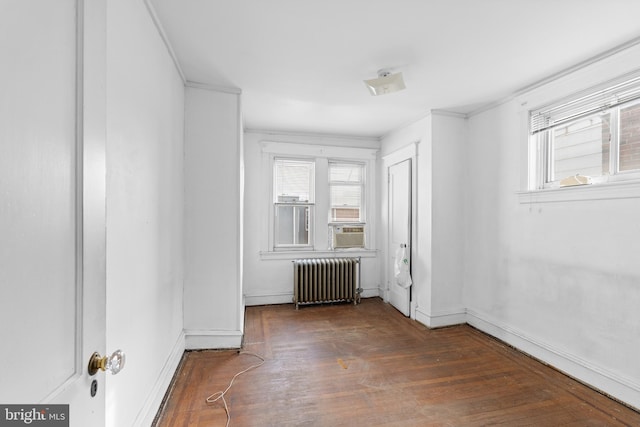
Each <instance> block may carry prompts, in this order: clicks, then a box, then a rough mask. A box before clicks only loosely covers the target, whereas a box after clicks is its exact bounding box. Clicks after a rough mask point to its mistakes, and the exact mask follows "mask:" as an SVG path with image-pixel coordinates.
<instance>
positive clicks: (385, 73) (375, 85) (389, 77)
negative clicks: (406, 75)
mask: <svg viewBox="0 0 640 427" xmlns="http://www.w3.org/2000/svg"><path fill="white" fill-rule="evenodd" d="M364 84H365V85H366V86H367V89H369V92H371V95H373V96H378V95H384V94H387V93H392V92H397V91H399V90H402V89H404V88H405V87H406V86H405V85H404V80H403V79H402V73H395V74H392V73H391V71H389V70H380V71H378V78H377V79H371V80H365V81H364Z"/></svg>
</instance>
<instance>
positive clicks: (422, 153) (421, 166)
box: [379, 116, 432, 317]
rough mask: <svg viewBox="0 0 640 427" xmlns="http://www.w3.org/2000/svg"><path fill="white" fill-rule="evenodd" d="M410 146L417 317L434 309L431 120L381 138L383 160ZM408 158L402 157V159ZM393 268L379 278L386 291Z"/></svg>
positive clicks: (383, 266)
mask: <svg viewBox="0 0 640 427" xmlns="http://www.w3.org/2000/svg"><path fill="white" fill-rule="evenodd" d="M410 144H417V146H416V151H417V155H416V158H415V164H414V165H413V171H412V173H413V174H414V175H415V188H413V193H414V200H413V202H414V203H413V204H414V206H413V218H412V234H413V236H412V237H413V242H412V248H411V278H412V280H413V285H412V290H411V292H412V301H413V305H414V307H413V308H412V311H413V313H412V316H413V317H415V315H416V313H415V311H416V310H420V308H421V307H425V309H424V310H426V309H427V307H430V306H431V269H432V263H431V194H432V188H431V186H432V184H431V182H432V180H431V169H432V167H431V117H430V116H427V117H425V118H423V119H421V120H418V121H417V122H415V123H412V124H411V125H408V126H405V127H403V128H400V129H396V130H394V131H393V132H391V133H389V134H387V135H385V136H384V137H383V138H382V147H381V151H382V152H381V157H382V158H383V159H385V158H389V157H390V156H393V157H394V161H396V160H399V159H396V158H395V156H396V154H397V153H400V152H402V151H403V150H404V149H405V148H406V147H408V146H409V145H410ZM405 156H406V155H400V158H401V159H403V158H404V157H405ZM385 163H387V162H384V161H383V162H380V172H379V173H380V176H381V177H382V178H381V181H382V182H383V185H382V187H383V188H382V190H381V204H380V218H381V221H380V229H379V235H380V236H381V241H382V242H383V243H382V245H381V247H382V251H383V252H382V254H381V259H389V257H390V256H391V255H390V254H388V253H387V247H388V243H387V237H388V236H387V231H388V227H389V218H388V210H389V206H388V194H387V191H388V190H387V186H386V182H385V180H386V177H387V170H386V166H385ZM392 268H393V266H391V265H389V263H386V262H385V263H380V266H379V269H380V272H379V274H380V277H383V278H384V287H385V288H386V287H387V281H388V280H389V277H390V275H391V274H392V271H393V270H392Z"/></svg>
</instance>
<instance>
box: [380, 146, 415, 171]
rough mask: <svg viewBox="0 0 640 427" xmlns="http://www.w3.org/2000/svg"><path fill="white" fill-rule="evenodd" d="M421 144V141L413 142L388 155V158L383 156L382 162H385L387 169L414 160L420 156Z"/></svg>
mask: <svg viewBox="0 0 640 427" xmlns="http://www.w3.org/2000/svg"><path fill="white" fill-rule="evenodd" d="M419 143H420V141H416V142H412V143H410V144H407V145H405V146H404V147H402V148H399V149H397V150H396V151H393V152H392V153H389V154H387V155H386V156H383V157H382V161H383V162H384V166H385V169H386V168H388V167H389V166H393V165H395V164H396V163H400V162H403V161H405V160H409V159H414V158H415V157H416V156H417V154H418V144H419Z"/></svg>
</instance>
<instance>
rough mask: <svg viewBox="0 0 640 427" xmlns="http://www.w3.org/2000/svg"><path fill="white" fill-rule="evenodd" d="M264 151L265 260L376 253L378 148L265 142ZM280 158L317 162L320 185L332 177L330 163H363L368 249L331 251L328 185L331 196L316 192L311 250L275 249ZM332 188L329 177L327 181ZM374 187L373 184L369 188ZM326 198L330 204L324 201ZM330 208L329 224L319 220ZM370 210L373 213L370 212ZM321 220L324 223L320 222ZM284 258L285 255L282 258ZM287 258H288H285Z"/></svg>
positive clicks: (262, 236)
mask: <svg viewBox="0 0 640 427" xmlns="http://www.w3.org/2000/svg"><path fill="white" fill-rule="evenodd" d="M260 145H261V148H262V171H263V177H264V179H263V189H264V191H263V203H262V206H263V208H262V209H265V208H267V209H266V211H263V212H264V213H265V215H263V218H264V219H263V226H264V228H265V229H267V230H268V231H267V232H266V233H261V238H260V239H261V240H260V241H261V243H260V246H261V250H260V257H261V259H265V260H266V259H293V258H296V257H300V256H320V255H322V254H326V253H331V254H337V253H340V252H347V251H348V252H349V253H350V254H352V253H354V254H355V253H356V252H357V253H358V254H359V255H361V254H366V253H376V252H377V251H376V249H375V248H374V244H375V241H376V236H375V234H376V230H375V228H376V227H375V224H376V217H375V210H374V209H373V207H374V206H375V203H376V194H375V188H374V187H375V185H374V183H375V182H376V180H375V173H376V160H377V157H378V151H379V150H378V149H377V148H360V147H345V146H337V145H336V146H330V145H316V144H306V143H291V142H276V141H270V140H263V141H261V142H260ZM276 158H289V159H298V160H315V161H316V185H317V179H318V177H320V176H322V174H323V173H328V161H329V160H332V161H333V160H335V161H337V162H341V161H342V162H352V163H356V162H360V163H364V165H365V178H364V179H365V194H364V198H365V202H364V203H365V206H364V209H365V212H367V213H366V215H368V216H367V221H368V226H367V227H366V232H365V234H366V235H365V240H366V242H367V248H366V249H358V250H357V251H353V250H350V249H331V247H330V245H329V227H328V225H329V221H328V219H329V218H328V203H329V200H328V185H327V194H325V195H324V196H323V195H320V194H318V193H317V189H316V200H315V227H314V230H313V232H314V235H313V240H312V241H311V242H310V243H311V244H310V246H308V247H305V248H278V249H277V250H276V249H275V246H274V240H275V235H274V228H275V227H274V226H273V225H274V208H273V203H274V202H273V200H274V197H273V164H274V161H275V159H276ZM318 161H320V163H324V166H323V168H324V169H323V168H319V163H318ZM324 179H325V181H326V182H327V184H328V176H326V178H324ZM369 183H372V184H369ZM322 197H325V198H326V200H322ZM323 203H326V205H327V214H326V219H327V223H326V224H325V223H324V221H323V220H322V218H319V215H318V214H319V213H320V216H322V215H323V214H322V213H321V212H324V210H323V209H324V208H323V207H322V204H323ZM368 207H370V208H371V209H369V208H368ZM319 219H320V221H319ZM278 254H281V255H278ZM283 257H284V258H283Z"/></svg>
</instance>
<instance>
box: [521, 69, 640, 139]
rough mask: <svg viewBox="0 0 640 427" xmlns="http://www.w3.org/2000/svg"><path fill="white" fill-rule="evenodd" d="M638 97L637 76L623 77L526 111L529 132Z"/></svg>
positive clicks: (554, 125) (603, 109) (540, 130)
mask: <svg viewBox="0 0 640 427" xmlns="http://www.w3.org/2000/svg"><path fill="white" fill-rule="evenodd" d="M639 99H640V75H635V76H633V77H629V76H625V77H622V78H620V79H616V80H614V81H611V82H608V83H605V84H604V85H601V86H598V87H596V88H592V89H589V90H588V91H584V92H581V93H579V94H577V95H574V96H572V97H571V99H569V100H567V99H565V100H564V101H560V102H558V103H554V104H551V105H549V106H546V107H542V108H539V109H536V110H533V111H531V112H530V116H529V119H530V120H529V132H530V134H531V135H534V134H536V133H539V132H542V131H545V130H549V129H552V128H554V127H558V126H561V125H564V124H567V123H569V122H572V121H574V120H577V119H580V118H584V117H587V116H590V115H593V114H595V113H598V112H601V111H607V110H608V109H611V108H615V107H618V106H621V105H623V104H627V103H629V102H633V101H635V100H639Z"/></svg>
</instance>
